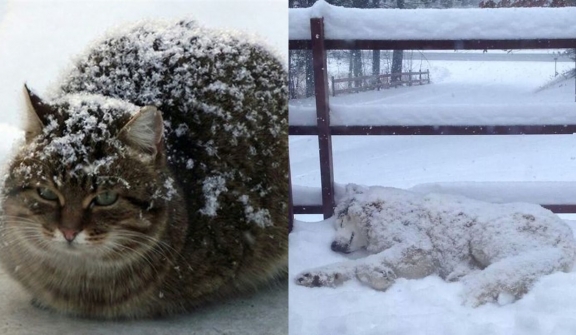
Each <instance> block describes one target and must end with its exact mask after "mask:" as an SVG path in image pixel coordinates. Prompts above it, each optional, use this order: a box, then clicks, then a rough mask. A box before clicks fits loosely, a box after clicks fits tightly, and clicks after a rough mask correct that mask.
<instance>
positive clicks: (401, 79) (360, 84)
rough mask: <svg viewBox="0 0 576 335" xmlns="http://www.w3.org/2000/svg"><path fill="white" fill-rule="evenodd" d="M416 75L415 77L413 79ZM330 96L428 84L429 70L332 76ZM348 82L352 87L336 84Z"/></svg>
mask: <svg viewBox="0 0 576 335" xmlns="http://www.w3.org/2000/svg"><path fill="white" fill-rule="evenodd" d="M416 77H417V79H415V78H416ZM331 81H332V96H333V97H335V96H336V94H337V93H352V92H355V93H358V92H363V91H369V90H378V91H379V90H380V89H381V88H382V89H387V88H390V87H395V88H396V87H398V86H401V85H404V84H406V85H408V86H412V85H413V84H418V85H424V84H430V70H426V71H420V72H401V73H387V74H379V75H376V76H361V77H348V78H334V76H332V80H331ZM340 83H348V85H349V86H350V85H351V84H352V83H354V87H349V88H340V89H338V88H337V86H336V84H340Z"/></svg>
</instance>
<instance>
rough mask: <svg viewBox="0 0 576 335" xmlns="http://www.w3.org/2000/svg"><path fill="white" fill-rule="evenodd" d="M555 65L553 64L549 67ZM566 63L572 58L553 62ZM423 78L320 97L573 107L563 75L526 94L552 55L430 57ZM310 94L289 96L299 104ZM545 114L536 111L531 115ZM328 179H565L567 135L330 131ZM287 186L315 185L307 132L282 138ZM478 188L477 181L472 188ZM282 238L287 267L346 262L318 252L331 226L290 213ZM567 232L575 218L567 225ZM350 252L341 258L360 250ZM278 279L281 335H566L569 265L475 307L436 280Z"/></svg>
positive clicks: (571, 150) (570, 163) (313, 151)
mask: <svg viewBox="0 0 576 335" xmlns="http://www.w3.org/2000/svg"><path fill="white" fill-rule="evenodd" d="M559 66H560V63H559ZM564 66H565V68H570V67H572V66H573V63H572V64H566V65H564ZM430 69H431V78H432V81H433V83H432V84H430V85H424V86H422V87H412V88H398V89H390V90H385V91H380V92H365V93H360V94H348V95H342V96H339V97H336V98H332V97H331V103H332V104H333V105H341V106H348V107H351V108H350V110H351V111H353V110H354V108H353V107H354V106H366V105H374V106H378V105H382V104H386V105H389V106H390V105H391V106H392V107H394V106H395V105H409V106H410V105H412V106H425V107H427V108H429V109H431V110H432V109H434V108H438V107H439V106H442V105H443V104H447V103H449V104H451V103H454V104H459V105H462V106H463V109H462V111H463V113H472V114H475V117H479V118H481V117H482V115H483V114H482V109H478V108H475V106H478V105H480V104H487V103H498V104H514V105H520V106H522V105H523V107H524V108H526V109H529V108H530V107H531V105H532V104H533V103H535V102H539V103H542V104H548V105H554V104H558V103H561V104H564V103H572V104H573V106H574V107H573V112H572V113H573V114H572V113H570V115H571V117H574V114H576V102H574V81H573V80H571V81H568V82H564V83H562V85H561V86H560V85H556V86H555V87H554V88H552V89H549V90H544V91H540V92H536V90H537V89H538V88H539V87H540V86H542V85H543V84H544V83H545V82H547V81H548V80H549V79H550V77H551V76H552V75H553V74H554V63H553V62H551V63H550V62H541V63H536V62H514V63H512V62H465V61H433V62H430ZM311 103H312V100H310V99H306V100H302V101H296V102H292V104H293V105H296V106H299V107H302V106H310V105H311ZM544 120H546V115H542V121H543V122H544ZM333 150H334V151H333V154H334V170H335V171H334V173H335V177H334V179H335V181H336V182H337V183H340V184H346V183H357V184H363V185H382V186H392V187H399V188H411V187H413V186H415V185H418V184H422V183H433V182H467V181H475V182H489V181H492V182H499V181H506V182H522V181H557V182H567V181H571V182H573V181H575V178H576V177H575V176H576V174H575V172H574V171H576V138H575V137H574V135H558V136H443V137H442V136H397V137H393V136H388V137H382V136H363V137H362V136H347V137H344V136H341V137H334V138H333ZM290 158H291V169H292V182H293V183H294V184H297V185H303V186H311V187H318V186H319V185H320V175H319V166H318V149H317V141H316V139H315V138H314V137H308V136H293V137H291V139H290ZM479 189H480V190H482V188H479ZM298 219H299V220H301V221H298V222H296V224H295V228H294V231H293V232H292V234H291V236H290V274H291V279H292V280H293V278H294V276H295V275H296V274H298V273H299V272H301V271H304V270H306V269H310V268H313V267H317V266H322V265H326V264H330V263H333V262H338V261H342V260H345V259H346V256H344V255H341V254H337V253H335V252H332V251H331V250H330V243H331V241H332V238H333V235H334V230H333V228H332V224H331V222H326V221H323V222H303V220H307V221H319V220H321V217H318V216H313V217H310V216H299V217H298ZM568 224H569V225H570V226H571V227H572V229H576V223H575V222H571V221H568ZM361 256H362V253H361V252H360V253H356V254H353V255H350V256H348V257H361ZM292 280H291V281H290V284H289V304H290V311H289V315H290V316H289V323H290V333H291V334H293V335H300V334H310V335H316V334H342V335H346V334H349V335H367V334H370V335H379V334H410V335H419V334H430V335H432V334H449V335H450V334H453V335H480V334H482V335H495V334H501V335H509V334H518V335H541V334H574V333H576V317H575V315H576V271H574V272H571V273H556V274H553V275H550V276H546V277H544V278H543V279H542V280H540V281H538V282H537V283H536V285H535V287H534V288H533V289H532V290H531V291H530V292H529V293H528V294H527V295H526V296H525V297H524V298H523V299H521V300H520V301H518V302H516V303H513V304H508V305H504V306H498V305H495V304H488V305H485V306H482V307H479V308H476V309H473V308H468V307H463V306H462V305H461V302H462V299H461V296H460V294H461V293H462V289H463V286H462V284H461V283H446V282H444V281H442V280H441V279H440V278H439V277H437V276H430V277H427V278H425V279H421V280H400V281H398V282H397V283H396V284H395V285H393V286H392V287H391V288H390V289H389V290H388V291H387V292H377V291H374V290H372V289H370V288H367V287H365V286H362V285H361V284H359V283H358V282H348V283H345V284H344V285H343V286H342V287H339V288H337V289H332V288H313V289H310V288H306V287H301V286H297V285H295V284H294V283H293V281H292Z"/></svg>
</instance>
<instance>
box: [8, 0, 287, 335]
mask: <svg viewBox="0 0 576 335" xmlns="http://www.w3.org/2000/svg"><path fill="white" fill-rule="evenodd" d="M240 13H250V16H249V17H248V16H247V15H246V16H245V15H241V14H240ZM264 13H265V15H263V14H264ZM183 16H186V17H195V18H197V19H198V21H200V22H201V23H203V24H204V25H206V26H208V27H225V28H231V29H241V30H244V31H247V32H249V33H259V35H261V36H262V37H263V38H264V39H265V40H267V41H268V42H269V43H270V44H271V45H272V47H274V48H276V49H277V50H278V51H279V53H280V54H281V55H283V56H284V57H285V58H286V59H287V50H286V40H287V39H288V32H287V30H288V23H287V20H288V18H287V16H288V14H287V6H286V4H285V2H284V1H281V0H274V1H270V0H234V1H233V0H228V1H223V0H216V1H215V0H210V1H208V0H206V1H170V2H166V1H158V0H155V1H154V0H147V1H90V2H88V1H78V2H71V1H66V2H63V1H12V0H8V1H4V0H2V1H0V101H2V108H1V110H2V111H1V118H0V164H1V165H2V166H3V165H4V164H3V162H4V161H5V159H6V158H7V156H8V155H9V152H10V148H11V146H12V141H13V139H14V138H16V137H19V136H21V134H20V133H19V132H18V131H17V130H16V129H15V127H17V126H18V125H19V123H20V115H21V114H20V112H21V107H22V104H23V99H22V97H23V96H22V88H23V84H24V83H25V82H26V83H28V85H29V86H30V87H32V88H33V89H34V90H35V91H36V92H38V93H39V94H42V93H44V91H45V88H46V87H47V86H48V85H49V83H50V82H51V81H52V80H56V79H57V75H58V73H59V71H61V70H63V69H64V67H65V66H66V65H67V64H68V63H69V62H70V58H71V57H72V56H73V55H75V54H77V53H79V52H81V51H82V50H83V48H84V47H85V46H86V45H87V44H88V43H89V42H90V41H91V40H92V39H94V38H96V37H98V36H100V35H101V34H102V33H103V32H104V31H105V29H107V28H109V27H112V26H114V25H117V24H121V23H122V22H127V21H134V20H138V19H142V18H177V17H183ZM271 27H274V29H272V28H271ZM29 300H30V297H29V296H28V295H27V294H26V293H25V292H24V291H23V290H22V289H21V287H20V286H19V285H18V284H17V283H15V282H13V281H12V280H11V279H10V278H8V276H7V275H6V274H4V273H3V272H2V271H0V334H7V335H13V334H43V335H44V334H46V335H50V334H87V335H90V334H198V335H204V334H208V335H216V334H250V335H251V334H266V335H268V334H286V333H287V332H288V330H287V329H288V323H287V314H288V304H287V300H288V297H287V287H286V285H284V286H281V287H275V288H270V289H264V290H262V291H261V292H259V293H257V294H255V295H247V296H243V297H241V298H238V299H232V300H229V301H226V302H224V303H223V304H221V305H212V306H209V307H207V308H204V309H200V310H198V311H196V312H195V313H191V314H190V315H184V316H179V317H176V318H172V319H166V320H148V321H137V322H96V321H88V320H79V319H71V318H67V317H63V316H57V315H53V314H51V313H49V312H46V311H42V310H38V309H36V308H35V307H32V306H31V305H30V304H29Z"/></svg>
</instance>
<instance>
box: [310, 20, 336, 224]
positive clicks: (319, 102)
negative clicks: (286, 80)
mask: <svg viewBox="0 0 576 335" xmlns="http://www.w3.org/2000/svg"><path fill="white" fill-rule="evenodd" d="M310 33H311V40H312V62H313V66H314V83H315V87H314V89H315V93H316V121H317V126H318V147H319V153H320V175H321V177H320V178H321V182H322V214H324V219H327V218H329V217H331V216H332V214H333V212H334V170H333V169H332V166H333V165H332V138H331V134H330V106H329V104H328V67H327V64H326V63H327V62H326V48H325V45H324V19H323V18H312V19H310Z"/></svg>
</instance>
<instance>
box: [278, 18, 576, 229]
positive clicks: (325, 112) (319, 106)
mask: <svg viewBox="0 0 576 335" xmlns="http://www.w3.org/2000/svg"><path fill="white" fill-rule="evenodd" d="M310 34H311V35H310V36H311V39H310V40H290V41H289V44H288V47H289V49H290V50H302V49H307V50H312V62H313V67H314V82H315V94H316V119H317V124H316V125H314V126H290V127H289V134H290V135H314V136H318V144H319V154H320V173H321V184H322V203H320V204H316V205H312V206H310V205H306V206H302V205H296V206H295V205H293V201H292V200H293V199H292V192H290V210H289V212H290V226H292V222H293V214H323V215H324V218H329V217H330V216H332V215H333V212H334V205H335V203H334V172H333V164H332V136H333V135H448V136H450V135H532V134H574V133H576V124H567V125H547V124H539V125H497V126H495V125H474V126H453V125H443V126H442V125H441V126H404V125H382V126H374V125H370V126H331V125H330V111H329V95H328V92H329V89H328V75H327V64H326V62H327V60H326V50H350V49H360V50H394V49H397V50H494V49H495V50H503V49H563V48H576V38H570V39H553V38H552V39H550V38H548V39H505V40H502V39H499V40H489V39H484V40H335V39H333V40H329V39H325V37H324V36H325V35H324V23H323V18H312V19H310ZM575 109H576V105H575ZM542 205H543V206H544V207H546V208H548V209H550V210H552V211H553V212H556V213H576V204H542Z"/></svg>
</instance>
